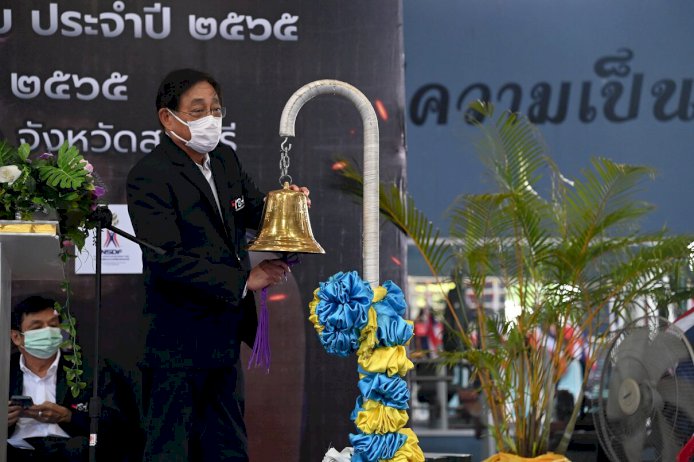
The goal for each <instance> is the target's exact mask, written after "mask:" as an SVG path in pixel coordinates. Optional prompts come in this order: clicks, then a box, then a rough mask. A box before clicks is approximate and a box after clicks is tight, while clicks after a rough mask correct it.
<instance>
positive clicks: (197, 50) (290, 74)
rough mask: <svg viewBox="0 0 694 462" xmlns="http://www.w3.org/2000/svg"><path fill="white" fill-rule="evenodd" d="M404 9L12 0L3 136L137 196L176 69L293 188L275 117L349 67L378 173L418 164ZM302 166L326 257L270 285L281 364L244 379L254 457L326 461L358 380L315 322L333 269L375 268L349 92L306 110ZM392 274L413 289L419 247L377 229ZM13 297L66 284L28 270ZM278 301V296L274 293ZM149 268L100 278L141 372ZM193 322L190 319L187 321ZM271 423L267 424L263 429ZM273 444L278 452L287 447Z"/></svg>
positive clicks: (7, 10) (85, 307)
mask: <svg viewBox="0 0 694 462" xmlns="http://www.w3.org/2000/svg"><path fill="white" fill-rule="evenodd" d="M401 27H402V11H401V2H400V1H399V0H388V1H380V2H372V1H368V0H357V1H352V2H348V3H346V2H338V1H317V0H313V1H298V0H297V1H275V2H253V1H219V0H216V1H207V2H188V1H183V0H170V1H157V2H155V1H151V2H146V1H141V0H137V1H120V0H117V1H114V2H112V3H110V2H92V1H87V0H72V1H69V2H68V1H54V2H45V1H38V0H30V1H19V0H9V1H7V0H6V1H5V2H3V4H2V6H0V62H2V63H3V66H2V69H1V70H0V134H1V135H2V136H3V137H5V138H7V139H8V140H9V141H10V142H13V143H20V142H26V143H29V144H30V145H31V146H32V152H43V151H55V150H56V149H57V147H58V146H59V145H60V144H61V143H62V142H63V141H65V140H67V141H68V142H69V143H71V144H74V145H76V146H77V147H78V148H79V149H80V150H81V151H82V152H83V154H84V156H85V157H86V158H87V159H88V160H89V161H90V162H91V163H92V164H93V165H94V167H95V170H96V172H97V173H98V174H99V175H100V176H101V178H102V179H103V181H104V183H105V184H106V186H107V188H108V191H107V194H106V196H105V198H106V199H107V201H108V202H109V203H113V204H118V203H121V204H122V203H125V177H126V175H127V173H128V171H129V169H130V167H131V166H132V165H133V164H134V163H135V162H136V161H137V160H138V159H139V158H141V157H142V156H143V155H144V154H146V153H147V152H149V151H150V150H151V149H152V148H153V147H154V146H155V145H156V144H157V142H158V139H159V137H160V136H161V132H160V127H159V124H158V119H157V116H156V108H155V95H156V90H157V86H158V84H159V82H160V80H161V79H162V77H163V76H164V75H165V74H166V73H167V72H168V71H170V70H173V69H176V68H181V67H193V68H198V69H201V70H204V71H207V72H209V73H211V74H212V75H214V76H215V77H216V78H217V79H218V80H219V82H220V83H221V85H222V88H223V102H224V105H225V106H226V107H227V116H226V117H225V119H224V123H223V135H222V143H224V144H227V145H229V146H232V147H234V148H236V149H237V151H238V154H239V157H240V158H241V160H242V162H243V163H244V166H245V168H246V169H247V170H248V171H249V172H251V174H252V175H253V177H254V178H255V179H256V182H257V183H258V184H259V186H260V187H261V188H263V189H265V190H271V189H277V188H279V184H278V181H277V180H278V178H279V176H280V171H279V167H278V163H279V157H280V156H279V153H280V142H281V139H280V138H279V136H278V129H279V118H280V114H281V111H282V108H283V107H284V104H285V102H286V101H287V99H288V98H289V97H290V96H291V94H292V93H293V92H294V91H295V90H297V89H298V88H299V87H301V86H302V85H304V84H306V83H308V82H311V81H314V80H318V79H325V78H330V79H338V80H342V81H345V82H347V83H350V84H351V85H354V86H355V87H357V88H358V89H360V90H361V91H362V92H363V93H364V94H365V95H366V96H367V97H368V98H369V99H370V100H371V101H372V103H373V104H374V106H375V108H376V109H377V114H378V116H379V127H380V137H381V140H380V166H381V179H382V180H385V181H390V180H394V179H400V178H403V177H404V173H405V172H404V170H405V155H404V137H403V134H404V128H403V124H404V115H403V104H404V83H403V46H402V30H401ZM296 127H297V133H296V134H297V136H296V138H295V139H294V140H292V144H293V148H292V150H291V152H290V157H291V166H290V170H289V173H290V174H291V175H292V177H293V178H294V181H295V182H296V183H297V184H300V185H306V186H308V187H310V188H311V191H312V194H311V198H312V201H313V206H312V209H311V222H312V227H313V231H314V235H315V237H316V239H317V240H318V241H319V242H320V244H321V245H322V246H323V247H324V248H325V250H326V255H324V256H310V257H306V258H304V260H303V262H302V263H301V265H300V266H298V267H296V268H295V269H294V277H295V279H294V280H292V281H290V283H288V284H287V285H286V287H284V288H276V289H274V293H273V292H271V294H270V298H269V300H270V310H271V323H272V325H271V337H272V346H273V364H272V368H271V373H270V375H269V376H268V375H265V374H264V372H262V373H260V372H259V371H252V372H250V373H249V374H248V375H247V395H248V407H247V416H248V417H247V423H248V427H249V433H250V445H251V458H252V460H257V461H264V460H277V459H276V457H277V455H278V454H281V458H282V460H286V461H290V460H296V461H298V460H301V461H308V460H321V458H322V456H323V454H324V453H325V451H326V449H327V447H328V445H329V444H333V445H335V446H337V447H342V446H346V445H347V444H348V442H347V435H348V433H349V432H350V431H353V428H352V424H351V422H350V420H349V413H350V411H351V409H352V407H353V405H354V399H355V396H356V394H357V392H356V381H357V379H356V374H355V370H356V363H355V360H354V359H353V358H350V359H346V360H341V359H340V360H338V359H336V358H333V357H330V356H328V355H327V354H326V353H325V352H324V351H323V349H322V347H321V346H320V344H319V342H318V341H317V339H316V336H315V332H314V331H313V328H312V327H311V325H310V324H309V323H308V321H307V317H308V308H307V304H308V302H309V301H310V297H311V294H312V291H313V289H314V288H315V287H316V286H317V284H318V282H319V281H323V280H325V279H327V278H328V277H329V276H330V275H332V274H333V273H335V272H337V271H348V270H352V269H356V270H359V271H361V205H360V204H359V203H357V202H355V200H354V199H353V198H351V197H350V196H348V195H346V194H345V193H343V192H341V191H340V189H339V188H338V187H337V184H338V175H337V174H336V173H335V172H334V171H333V163H334V161H335V159H336V158H337V157H338V156H342V157H347V158H354V159H357V160H358V161H359V162H360V163H361V158H362V149H363V146H362V135H363V132H362V124H361V120H360V118H359V115H358V113H357V111H356V110H355V109H354V108H353V107H352V105H351V103H349V102H347V101H346V100H343V99H340V98H339V97H332V96H323V97H320V98H317V99H316V100H314V101H311V102H310V103H308V104H307V106H306V107H305V108H304V109H303V110H302V111H301V113H300V115H299V117H298V120H297V126H296ZM381 242H382V245H381V249H380V252H381V280H383V281H385V280H388V279H392V280H394V281H395V282H396V283H398V284H400V285H403V282H404V276H405V274H406V268H404V266H403V264H402V263H401V262H404V261H405V258H404V248H405V247H404V246H405V243H404V242H403V240H402V239H401V238H400V236H399V234H398V233H397V232H396V231H395V229H394V228H392V227H390V226H384V227H383V228H382V235H381ZM70 277H71V278H72V279H73V286H74V289H75V297H74V300H73V303H74V310H75V312H76V314H77V316H78V319H79V321H80V324H79V332H80V340H81V342H82V344H83V346H84V347H85V350H86V356H87V360H88V359H89V355H90V354H91V353H90V351H91V350H92V343H93V340H94V338H93V334H92V333H91V330H92V328H93V324H94V315H93V311H94V310H93V304H94V296H93V284H94V282H93V278H92V277H88V276H75V275H74V274H72V272H71V274H70ZM13 290H14V292H13V300H15V301H16V300H18V299H20V298H21V297H23V296H25V295H28V294H30V293H34V292H36V291H37V290H40V291H54V292H55V291H57V283H54V282H45V283H41V284H40V285H38V288H37V285H36V284H29V283H23V282H21V281H19V282H17V281H16V282H15V283H14V285H13ZM273 297H274V298H273ZM143 302H144V300H143V290H142V278H141V276H132V275H107V276H105V277H104V291H103V311H102V316H103V318H102V321H101V326H102V335H101V339H102V345H101V348H102V352H103V354H104V356H106V357H109V358H111V359H113V360H115V361H116V362H119V363H121V364H122V365H124V366H125V367H126V369H127V370H129V371H131V373H132V375H133V377H134V378H137V377H138V370H137V367H136V364H137V361H138V359H139V356H140V354H141V350H142V345H143V341H144V331H145V327H146V320H145V319H143V317H142V314H141V307H142V304H143ZM181 328H182V329H185V326H181ZM261 428H262V430H261ZM273 455H274V457H275V458H273Z"/></svg>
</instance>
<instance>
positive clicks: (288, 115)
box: [280, 80, 380, 288]
mask: <svg viewBox="0 0 694 462" xmlns="http://www.w3.org/2000/svg"><path fill="white" fill-rule="evenodd" d="M326 94H328V95H339V96H343V97H345V98H347V99H348V100H349V101H351V102H352V103H354V105H355V106H356V107H357V109H358V110H359V114H360V115H361V118H362V122H363V124H364V211H363V216H364V234H363V247H362V258H363V264H364V268H363V271H364V276H363V277H364V279H365V280H366V281H368V282H369V284H371V287H373V288H375V287H377V286H378V279H379V271H378V261H379V260H378V259H379V255H378V253H379V245H380V238H379V228H378V208H379V204H378V185H379V174H378V155H379V152H378V119H377V117H376V112H375V111H374V108H373V106H372V105H371V102H370V101H369V100H368V98H366V96H364V94H363V93H362V92H361V91H359V90H357V89H356V88H355V87H353V86H352V85H349V84H348V83H345V82H341V81H339V80H316V81H315V82H311V83H308V84H306V85H304V86H303V87H301V88H299V89H298V90H297V91H296V92H294V94H293V95H292V96H291V97H290V98H289V100H288V101H287V103H286V104H285V106H284V110H283V111H282V117H281V118H280V136H281V137H286V136H291V137H293V136H294V125H295V122H296V117H297V115H298V113H299V110H301V108H302V107H303V105H304V104H306V103H307V102H308V101H310V100H311V99H313V98H314V97H316V96H318V95H326Z"/></svg>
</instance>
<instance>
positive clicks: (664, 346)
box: [643, 331, 692, 384]
mask: <svg viewBox="0 0 694 462" xmlns="http://www.w3.org/2000/svg"><path fill="white" fill-rule="evenodd" d="M691 361H692V358H691V356H690V354H689V350H688V349H687V346H686V344H685V343H684V340H683V339H681V338H680V337H679V336H678V335H676V334H674V333H671V332H667V331H664V332H660V333H659V334H658V335H657V336H656V337H655V339H653V342H651V344H650V346H649V347H648V348H647V350H646V352H645V355H644V356H643V363H644V365H645V367H646V370H647V371H648V377H649V380H650V381H651V383H652V384H656V383H658V380H659V379H660V378H661V377H662V376H663V374H664V373H665V371H667V370H668V369H674V368H675V367H676V366H677V365H678V364H679V363H680V362H691Z"/></svg>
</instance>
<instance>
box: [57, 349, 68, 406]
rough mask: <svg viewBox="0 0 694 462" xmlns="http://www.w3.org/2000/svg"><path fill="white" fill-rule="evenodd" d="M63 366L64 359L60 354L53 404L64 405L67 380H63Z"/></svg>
mask: <svg viewBox="0 0 694 462" xmlns="http://www.w3.org/2000/svg"><path fill="white" fill-rule="evenodd" d="M64 365H65V359H64V357H63V355H62V354H61V355H60V361H58V371H57V377H56V381H55V402H56V403H58V404H62V403H65V396H66V395H67V380H66V379H65V370H64V369H63V366H64Z"/></svg>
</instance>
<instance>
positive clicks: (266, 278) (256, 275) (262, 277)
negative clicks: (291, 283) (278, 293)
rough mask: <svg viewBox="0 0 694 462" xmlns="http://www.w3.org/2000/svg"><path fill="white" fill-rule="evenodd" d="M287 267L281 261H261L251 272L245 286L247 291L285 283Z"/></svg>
mask: <svg viewBox="0 0 694 462" xmlns="http://www.w3.org/2000/svg"><path fill="white" fill-rule="evenodd" d="M289 271H290V270H289V266H288V265H287V264H286V263H285V262H284V261H282V260H279V259H275V260H263V261H261V262H260V263H259V264H258V265H257V266H255V267H254V268H253V269H252V270H251V274H249V275H248V281H246V284H247V286H246V287H248V290H253V291H255V290H260V289H264V288H266V287H267V286H269V285H272V284H277V283H279V282H282V281H285V280H286V279H287V278H286V275H287V273H288V272H289Z"/></svg>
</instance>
